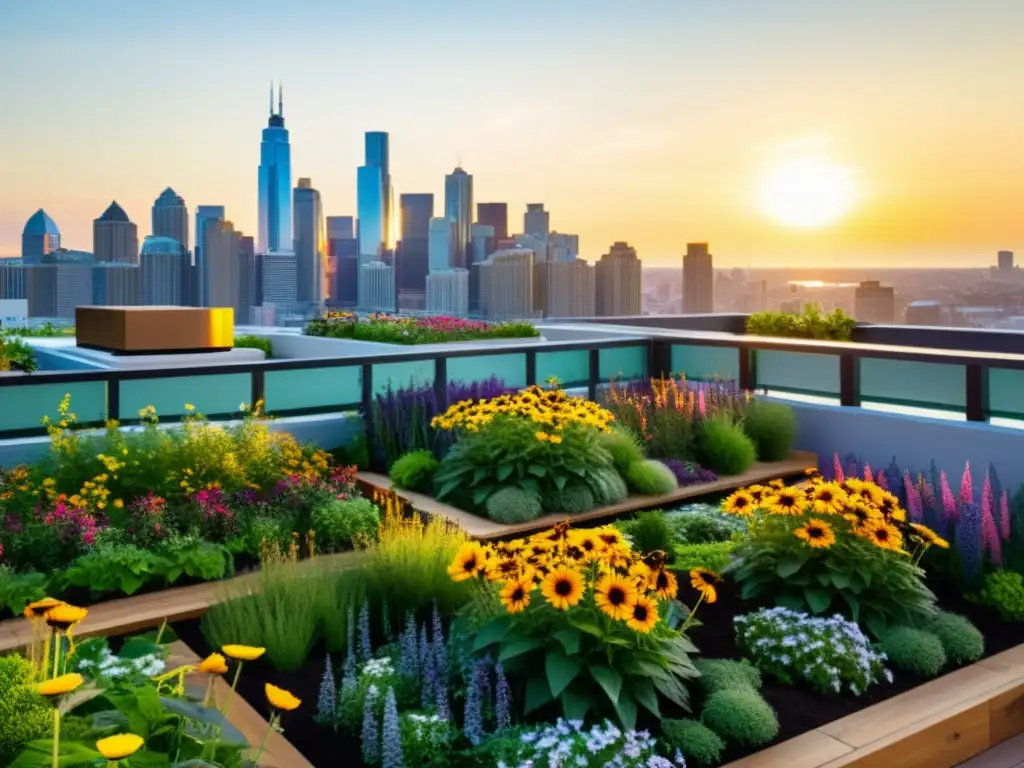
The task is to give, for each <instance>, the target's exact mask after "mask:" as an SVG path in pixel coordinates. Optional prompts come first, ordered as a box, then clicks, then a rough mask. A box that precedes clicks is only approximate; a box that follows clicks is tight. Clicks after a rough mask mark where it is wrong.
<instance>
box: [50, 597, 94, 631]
mask: <svg viewBox="0 0 1024 768" xmlns="http://www.w3.org/2000/svg"><path fill="white" fill-rule="evenodd" d="M88 615H89V611H88V609H86V608H79V607H77V606H74V605H68V604H67V603H61V604H60V605H57V606H54V607H53V608H51V609H50V610H49V611H47V612H46V623H47V624H49V625H50V626H51V627H53V628H54V629H59V630H62V631H64V632H67V631H68V630H69V629H71V628H72V627H73V626H75V625H76V624H79V623H81V622H82V621H84V620H85V617H86V616H88Z"/></svg>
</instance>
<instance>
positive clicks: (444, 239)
mask: <svg viewBox="0 0 1024 768" xmlns="http://www.w3.org/2000/svg"><path fill="white" fill-rule="evenodd" d="M455 244H456V239H455V222H454V221H452V220H451V219H449V218H447V217H441V216H438V217H435V218H433V219H431V220H430V245H429V258H430V271H431V272H437V271H439V270H442V269H452V268H453V267H456V266H458V265H457V264H456V263H455V257H456V253H455Z"/></svg>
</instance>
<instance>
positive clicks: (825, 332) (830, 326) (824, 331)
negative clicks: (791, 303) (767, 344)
mask: <svg viewBox="0 0 1024 768" xmlns="http://www.w3.org/2000/svg"><path fill="white" fill-rule="evenodd" d="M856 327H857V321H856V320H854V319H853V318H852V317H850V316H849V315H847V314H846V313H845V312H843V310H841V309H835V310H833V311H832V312H830V313H829V314H827V315H823V314H822V313H821V308H820V307H819V306H818V305H817V304H808V305H807V306H805V307H804V311H803V312H802V313H801V314H796V313H795V312H755V313H754V314H752V315H751V316H750V317H748V318H747V333H748V334H751V335H755V336H787V337H792V338H799V339H829V340H832V341H849V340H850V339H851V338H852V336H853V329H854V328H856Z"/></svg>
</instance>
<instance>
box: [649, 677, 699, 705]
mask: <svg viewBox="0 0 1024 768" xmlns="http://www.w3.org/2000/svg"><path fill="white" fill-rule="evenodd" d="M651 680H652V681H653V682H654V687H655V688H657V689H658V692H659V693H660V694H661V695H662V696H664V697H665V698H666V699H668V700H669V701H672V702H674V703H675V704H677V705H678V706H680V707H682V708H683V709H684V710H686V711H687V712H689V711H690V694H689V693H688V692H687V690H686V688H685V687H684V686H683V684H682V683H680V682H679V680H678V679H676V678H675V677H669V676H665V677H652V678H651Z"/></svg>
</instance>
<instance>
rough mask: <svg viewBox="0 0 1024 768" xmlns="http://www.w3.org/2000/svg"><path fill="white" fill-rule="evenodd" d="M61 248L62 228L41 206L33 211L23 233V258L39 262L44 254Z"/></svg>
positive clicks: (27, 260) (33, 262)
mask: <svg viewBox="0 0 1024 768" xmlns="http://www.w3.org/2000/svg"><path fill="white" fill-rule="evenodd" d="M58 248H60V230H59V229H57V224H56V222H54V220H53V219H51V218H50V216H49V215H48V214H47V213H46V211H44V210H43V209H42V208H40V209H39V210H38V211H36V212H35V213H33V214H32V215H31V216H30V217H29V219H28V221H27V222H25V229H24V230H23V231H22V233H21V260H22V262H23V263H25V264H38V263H39V262H40V261H42V258H43V256H45V255H46V254H48V253H50V252H51V251H55V250H57V249H58Z"/></svg>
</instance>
